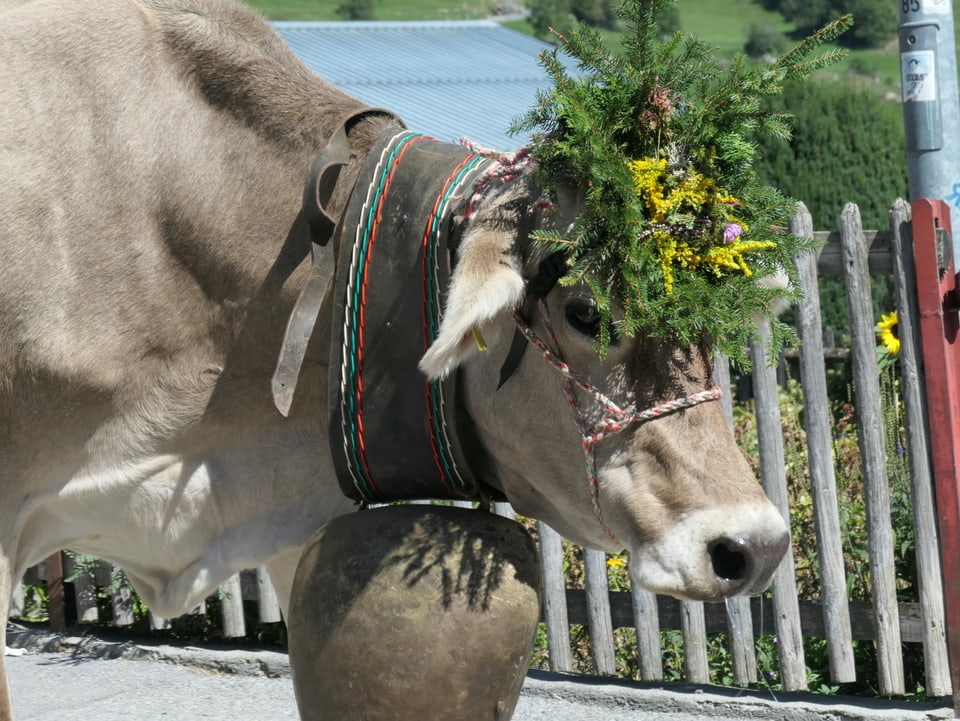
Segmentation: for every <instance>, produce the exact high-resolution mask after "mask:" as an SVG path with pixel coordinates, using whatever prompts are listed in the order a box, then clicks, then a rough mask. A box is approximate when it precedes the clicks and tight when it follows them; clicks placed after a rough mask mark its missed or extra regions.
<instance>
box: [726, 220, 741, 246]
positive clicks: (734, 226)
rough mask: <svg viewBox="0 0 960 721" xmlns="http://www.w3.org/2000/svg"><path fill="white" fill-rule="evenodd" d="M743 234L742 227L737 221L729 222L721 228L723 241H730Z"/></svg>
mask: <svg viewBox="0 0 960 721" xmlns="http://www.w3.org/2000/svg"><path fill="white" fill-rule="evenodd" d="M742 234H743V228H741V227H740V225H739V224H738V223H730V224H728V225H727V227H726V228H724V229H723V242H724V243H732V242H733V241H735V240H736V239H737V238H739V237H740V236H741V235H742Z"/></svg>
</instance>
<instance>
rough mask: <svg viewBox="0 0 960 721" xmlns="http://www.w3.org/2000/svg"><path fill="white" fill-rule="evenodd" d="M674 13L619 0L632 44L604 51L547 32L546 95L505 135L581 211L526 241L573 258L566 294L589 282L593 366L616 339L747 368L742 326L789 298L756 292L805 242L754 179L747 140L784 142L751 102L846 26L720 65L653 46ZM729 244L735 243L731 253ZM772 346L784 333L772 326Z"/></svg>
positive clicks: (776, 87) (593, 37) (689, 49)
mask: <svg viewBox="0 0 960 721" xmlns="http://www.w3.org/2000/svg"><path fill="white" fill-rule="evenodd" d="M669 1H670V0H625V1H624V2H623V4H622V5H621V7H620V8H619V11H618V12H619V15H620V17H621V18H622V19H623V21H624V22H625V23H626V24H627V25H628V26H630V28H631V30H632V32H631V33H629V34H628V35H627V36H626V37H625V39H624V41H623V52H621V53H619V54H614V53H611V52H609V51H608V50H607V49H606V48H605V47H604V44H603V42H602V40H601V38H600V36H599V35H598V34H597V33H596V32H595V31H593V30H591V29H589V28H585V27H580V28H578V29H576V30H574V31H572V32H571V33H570V34H569V36H568V37H564V36H562V35H558V38H559V39H560V52H562V53H564V54H566V55H568V56H570V57H571V58H572V59H573V60H574V61H575V63H576V65H577V67H578V68H579V71H580V73H579V74H578V75H571V74H570V73H568V72H567V71H566V69H565V68H564V65H563V63H561V62H560V60H559V58H558V55H557V53H556V52H554V53H550V54H546V55H544V56H542V58H541V62H542V63H543V65H544V68H545V69H546V71H547V74H548V75H549V77H550V78H551V80H552V81H553V88H552V90H551V91H550V92H549V93H544V94H541V95H538V104H537V106H536V107H535V108H534V109H532V110H531V111H530V112H528V114H527V115H526V116H525V117H524V118H523V119H522V120H521V121H520V122H519V123H518V124H516V125H515V129H517V130H525V131H529V132H531V134H532V136H533V139H534V140H533V148H532V152H533V155H534V157H535V158H536V159H537V161H538V164H539V166H540V172H541V175H540V180H541V183H542V184H543V186H544V188H545V189H546V190H547V191H548V192H551V193H554V194H555V192H556V189H557V184H558V183H564V184H568V183H569V184H573V185H576V186H578V187H579V189H580V190H581V191H582V192H583V194H584V197H585V210H584V212H583V213H582V214H581V215H580V217H579V218H578V220H577V221H576V223H575V224H574V227H573V229H572V231H571V234H570V237H568V238H561V237H560V236H559V234H557V233H556V232H540V233H537V234H535V235H534V239H535V241H536V242H539V243H542V244H543V245H544V246H545V247H546V248H548V249H550V250H558V249H564V250H565V251H566V252H567V253H568V259H569V260H568V262H569V265H570V272H569V273H568V275H567V276H566V277H565V278H564V279H562V280H561V283H563V284H573V283H581V282H582V283H585V284H586V285H587V286H588V287H589V289H590V291H591V293H592V294H593V295H594V297H595V300H596V303H597V307H598V309H599V310H600V314H601V321H602V322H601V326H602V328H601V334H600V351H601V353H602V352H603V351H604V349H605V348H606V345H607V343H609V341H610V338H611V337H612V335H613V330H612V327H613V310H612V309H613V308H614V307H615V306H616V307H617V308H618V309H620V310H618V313H620V312H621V310H622V319H621V320H619V321H618V323H619V326H618V327H619V330H620V331H621V332H623V333H624V334H626V335H635V334H638V333H642V334H649V335H654V336H659V337H670V338H672V339H673V340H675V341H676V342H678V343H682V344H683V343H693V342H699V340H700V339H701V338H702V337H703V336H704V334H706V335H707V336H708V337H710V338H712V339H713V340H714V342H715V343H716V345H717V346H718V348H719V349H721V350H723V351H724V352H726V353H727V355H728V356H730V357H731V358H732V359H733V360H734V361H736V362H739V363H740V364H741V365H748V364H749V361H748V359H747V357H746V353H745V351H744V348H745V343H746V341H748V340H749V339H751V338H752V337H753V336H754V335H755V333H756V329H755V328H754V327H753V325H752V323H751V321H750V319H751V318H752V317H753V316H754V315H755V314H763V313H766V310H767V308H768V307H769V304H770V303H771V302H772V301H774V300H776V299H786V300H790V299H792V297H793V295H794V294H795V292H796V291H795V290H793V289H792V288H768V287H765V286H761V285H760V284H758V283H757V282H756V281H757V280H758V279H761V278H763V277H766V276H768V275H771V274H773V273H776V272H778V270H779V269H787V270H788V272H789V269H791V268H793V262H792V261H793V257H794V255H795V254H796V253H799V252H804V251H805V250H809V249H810V243H809V241H805V240H803V239H799V238H795V237H794V236H791V235H789V234H788V233H786V232H785V230H784V228H785V226H786V221H787V219H788V217H789V214H790V213H791V212H792V209H793V203H792V201H790V200H789V199H787V198H785V197H784V196H783V195H782V194H781V193H780V192H779V191H778V190H777V189H776V188H772V187H769V186H765V185H762V184H760V183H759V182H758V181H757V179H756V177H755V175H754V172H753V164H754V162H755V161H756V159H757V156H758V153H759V150H758V145H757V142H756V138H757V136H758V134H770V135H774V136H776V137H781V138H788V137H789V135H790V126H789V122H788V118H787V116H785V115H783V114H778V113H774V112H772V111H769V110H767V109H765V108H764V105H763V104H762V103H761V102H760V99H761V97H763V96H766V95H774V94H778V93H780V92H782V91H783V83H784V81H785V80H786V79H788V78H793V77H805V76H807V75H809V74H810V73H812V72H815V71H816V70H819V69H820V68H822V67H824V66H825V65H827V64H829V63H831V62H833V61H835V60H836V59H837V57H839V56H840V53H837V52H828V53H826V54H824V55H821V56H819V57H811V53H813V52H814V51H815V50H816V48H818V47H820V46H822V45H823V44H824V43H826V42H829V41H830V40H832V39H834V38H835V37H836V36H837V35H839V34H840V33H841V32H843V31H844V30H845V29H846V28H847V27H849V24H850V18H849V17H844V18H841V19H840V20H838V21H837V22H835V23H831V24H830V25H828V26H827V27H826V28H824V29H823V30H820V31H818V32H817V33H814V34H813V35H812V36H810V37H809V38H807V39H806V40H804V41H802V42H801V43H799V44H798V45H797V47H796V48H794V49H793V50H792V51H790V52H789V53H787V54H786V55H785V56H784V57H783V58H781V59H780V60H779V61H776V62H773V63H769V64H756V63H754V62H753V61H751V60H749V59H748V58H746V57H745V56H743V55H742V54H741V55H738V56H737V57H736V58H734V59H733V61H732V62H731V63H729V64H723V63H721V62H720V61H719V60H718V59H717V58H716V57H715V55H714V53H713V51H712V50H711V48H710V47H709V46H707V45H706V44H705V43H703V42H701V41H699V40H696V39H694V38H687V37H684V36H683V35H682V34H680V33H677V34H675V35H674V36H673V37H671V38H669V39H667V40H666V41H660V40H659V39H658V37H657V32H656V23H655V18H656V16H657V14H658V13H659V12H660V11H661V10H662V9H663V8H664V7H665V6H666V5H667V4H668V2H669ZM730 243H732V245H728V244H730ZM773 328H774V332H773V333H772V335H773V339H774V341H775V342H776V343H779V342H781V341H782V340H783V339H785V338H789V337H790V336H789V334H788V331H787V330H785V329H784V328H780V327H779V326H778V325H777V322H774V323H773Z"/></svg>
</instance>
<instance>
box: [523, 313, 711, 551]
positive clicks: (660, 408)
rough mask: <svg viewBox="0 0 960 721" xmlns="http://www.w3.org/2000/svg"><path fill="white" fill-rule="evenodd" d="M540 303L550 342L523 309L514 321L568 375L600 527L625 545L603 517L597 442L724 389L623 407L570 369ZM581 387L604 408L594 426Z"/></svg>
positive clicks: (567, 385)
mask: <svg viewBox="0 0 960 721" xmlns="http://www.w3.org/2000/svg"><path fill="white" fill-rule="evenodd" d="M538 305H539V307H540V317H541V318H542V319H543V324H544V326H545V327H546V329H547V333H548V335H549V339H550V345H548V344H547V343H545V342H544V341H542V340H541V339H540V338H539V337H538V336H537V335H536V334H535V333H534V332H533V330H532V329H531V328H530V326H528V325H527V323H526V322H525V321H524V319H523V316H521V315H520V313H519V312H514V314H513V319H514V322H515V323H516V324H517V328H518V329H519V330H520V332H521V333H522V334H523V336H524V337H525V338H526V339H527V340H528V341H529V342H530V343H531V344H532V345H533V346H535V347H536V348H538V349H539V350H540V352H541V353H543V356H544V358H546V359H547V361H548V362H549V363H550V365H552V366H553V367H554V368H555V369H556V370H557V371H558V372H559V373H560V375H562V376H563V377H564V392H565V393H566V396H567V403H568V404H569V405H570V409H571V411H572V413H573V418H574V422H575V423H576V425H577V431H578V432H579V433H580V439H581V441H582V444H583V454H584V459H585V461H586V466H587V476H588V478H589V481H590V501H591V503H592V504H593V512H594V515H595V516H596V517H597V521H599V523H600V527H601V528H603V531H604V533H606V534H607V536H609V537H610V539H611V540H612V541H613V542H614V543H616V544H617V545H623V544H621V543H620V541H619V540H618V539H617V537H616V536H615V535H614V533H613V531H611V530H610V528H609V527H608V526H607V524H606V522H605V521H604V519H603V512H602V511H601V510H600V482H599V480H598V479H597V470H596V462H595V449H596V447H597V444H598V443H600V441H602V440H603V439H604V438H606V437H607V436H609V435H613V434H615V433H619V432H620V431H623V430H625V429H626V428H627V427H628V426H630V425H632V424H634V423H643V422H645V421H648V420H652V419H654V418H659V417H660V416H664V415H666V414H668V413H673V412H674V411H678V410H681V409H683V408H690V407H691V406H695V405H697V404H698V403H703V402H704V401H712V400H717V399H718V398H720V395H721V391H720V388H718V387H717V386H714V387H713V388H708V389H707V390H703V391H699V392H697V393H693V394H691V395H689V396H686V397H684V398H675V399H674V400H670V401H666V402H665V403H660V404H659V405H655V406H651V407H650V408H647V409H645V410H640V409H638V408H637V405H636V404H635V403H632V404H630V405H628V406H626V407H620V406H619V405H617V404H616V403H614V402H613V401H612V400H611V399H610V398H609V397H608V396H606V395H605V394H604V393H603V392H602V391H601V390H600V389H599V388H597V387H596V386H595V385H593V384H591V383H589V382H587V381H586V380H584V379H583V378H582V377H580V376H579V375H577V374H576V373H575V372H574V371H573V370H571V369H570V366H568V365H567V364H566V363H565V362H564V360H563V358H562V357H561V355H560V344H559V343H558V341H557V336H556V333H554V330H553V324H552V323H551V321H550V313H549V311H548V309H547V303H546V301H545V300H544V299H543V298H541V299H540V300H539V302H538ZM577 388H579V389H580V390H582V391H584V392H586V393H588V394H589V395H591V396H593V398H594V400H596V401H597V402H598V403H599V404H600V407H601V408H602V410H603V417H602V418H601V419H600V420H599V421H597V422H596V423H595V424H593V426H590V425H589V424H588V421H587V418H586V416H585V414H584V413H583V410H582V409H581V407H580V403H579V402H578V401H577V395H576V389H577Z"/></svg>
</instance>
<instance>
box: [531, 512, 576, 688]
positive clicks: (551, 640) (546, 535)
mask: <svg viewBox="0 0 960 721" xmlns="http://www.w3.org/2000/svg"><path fill="white" fill-rule="evenodd" d="M537 533H538V535H539V536H540V573H541V574H542V577H543V619H544V622H545V623H546V626H547V648H548V649H549V652H550V670H551V671H567V672H569V671H572V670H573V654H572V653H571V652H570V622H569V621H568V620H567V619H568V616H567V582H566V580H565V579H564V577H563V542H562V541H561V540H560V534H558V533H557V532H556V531H554V530H553V529H552V528H550V526H548V525H547V524H546V523H543V522H542V521H538V522H537Z"/></svg>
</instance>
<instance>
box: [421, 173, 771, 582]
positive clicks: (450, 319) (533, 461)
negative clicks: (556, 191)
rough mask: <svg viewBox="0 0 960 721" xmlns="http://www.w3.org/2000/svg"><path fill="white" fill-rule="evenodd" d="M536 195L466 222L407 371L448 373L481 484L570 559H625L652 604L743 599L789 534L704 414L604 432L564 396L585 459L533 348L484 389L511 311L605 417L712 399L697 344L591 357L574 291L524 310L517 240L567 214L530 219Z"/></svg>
mask: <svg viewBox="0 0 960 721" xmlns="http://www.w3.org/2000/svg"><path fill="white" fill-rule="evenodd" d="M539 196H540V191H539V190H538V189H537V186H536V183H535V182H534V181H533V173H532V171H528V172H526V173H525V174H524V175H523V177H521V178H520V179H518V180H516V181H514V182H513V183H511V184H510V185H508V186H506V187H505V188H504V189H503V191H502V192H500V193H499V194H498V195H497V196H496V197H494V198H492V199H490V200H488V201H487V202H485V203H484V205H482V206H481V208H480V210H479V212H478V213H477V214H476V215H475V217H474V218H473V219H472V220H471V221H470V223H469V226H468V228H467V230H466V232H465V234H464V239H463V242H462V245H461V247H460V251H459V253H458V257H457V263H456V267H455V271H454V276H453V281H452V284H451V287H450V291H449V294H448V297H447V301H446V307H445V310H444V315H443V320H442V325H441V329H440V333H439V335H438V337H437V339H436V341H435V343H434V344H433V346H432V347H431V348H430V349H429V350H428V352H427V353H426V355H425V356H424V357H423V359H422V361H421V368H422V370H423V371H424V372H425V373H426V374H427V375H428V376H430V377H432V378H437V377H441V376H444V375H446V374H449V373H451V372H460V373H461V374H462V377H463V381H464V386H465V403H466V406H467V411H468V413H469V415H470V418H471V420H472V422H473V424H474V426H475V428H476V432H477V436H478V439H479V441H480V443H481V444H482V446H483V448H484V450H485V451H486V455H487V457H488V458H489V459H490V461H491V464H492V475H493V476H494V477H493V478H492V479H490V480H491V481H492V482H494V483H496V484H498V485H499V486H500V487H501V489H502V490H503V491H504V492H505V493H506V495H507V496H508V498H509V499H510V501H511V503H512V504H513V505H514V507H515V508H516V509H517V510H518V511H519V512H520V513H522V514H524V515H528V516H532V517H535V518H538V519H541V520H543V521H545V522H546V523H548V524H549V525H551V526H552V527H553V528H555V529H556V530H557V531H559V532H560V533H562V534H563V535H565V536H567V537H568V538H570V539H572V540H574V541H576V542H578V543H581V544H583V545H586V546H591V547H595V548H600V549H604V550H607V551H611V552H616V551H619V550H621V548H626V549H627V550H628V551H629V553H630V564H631V571H632V574H633V576H634V578H635V579H636V580H637V581H638V582H639V583H640V584H642V585H643V586H644V587H646V588H648V589H650V590H652V591H656V592H660V593H667V594H672V595H675V596H679V597H684V598H690V599H718V598H721V597H724V596H728V595H733V594H737V593H756V592H759V591H760V590H762V589H763V588H764V587H765V586H766V585H767V584H768V583H769V580H770V577H771V575H772V573H773V571H774V569H775V568H776V566H777V564H778V563H779V561H780V559H781V557H782V556H783V554H784V552H785V550H786V548H787V545H788V543H789V535H788V531H787V527H786V524H785V523H784V520H783V518H782V517H781V515H780V513H779V512H778V511H777V510H776V508H775V507H774V506H773V505H772V504H771V503H770V501H769V500H768V499H767V498H766V496H765V495H764V493H763V491H762V489H761V487H760V484H759V483H758V482H757V479H756V478H755V476H754V474H753V472H752V471H751V469H750V467H749V466H748V464H747V462H746V460H745V459H744V457H743V455H742V453H741V452H740V450H739V448H738V447H737V445H736V444H735V442H734V438H733V434H732V433H731V431H730V428H729V426H728V424H727V421H726V419H725V418H724V415H723V413H722V410H721V406H720V404H719V403H716V402H700V403H696V404H695V405H691V406H690V407H687V408H685V409H682V410H677V411H675V412H666V413H662V414H660V415H658V417H656V418H653V419H650V420H646V421H634V422H631V423H627V424H625V427H623V428H618V427H616V425H617V424H613V425H614V427H611V428H606V427H602V426H598V424H599V423H601V421H602V420H603V419H604V417H605V414H606V413H607V411H606V410H605V409H604V407H603V405H602V404H601V403H600V402H598V401H597V399H596V397H594V395H592V394H591V392H589V391H588V390H584V389H583V388H582V387H578V388H577V389H576V390H574V391H573V399H574V400H575V402H576V404H577V405H579V411H578V413H579V416H580V421H581V424H583V426H584V427H585V428H587V429H590V430H593V431H597V432H598V436H595V437H594V438H593V440H594V441H596V444H595V446H593V448H592V452H591V453H586V454H585V452H584V443H583V438H582V436H583V435H584V433H581V430H582V429H578V427H577V423H576V420H575V414H574V412H573V411H572V409H571V398H570V397H569V396H568V394H567V392H566V391H565V382H566V378H565V376H564V375H563V373H562V372H561V370H559V367H558V365H557V364H556V363H553V362H551V361H550V360H548V359H547V357H546V356H545V354H544V353H543V352H541V350H540V349H538V348H537V347H536V346H531V347H528V348H527V350H526V352H525V353H524V354H523V356H522V359H521V360H520V362H519V364H518V365H517V367H516V369H515V370H514V371H513V373H512V375H511V377H510V379H509V380H508V381H507V382H506V383H505V384H504V385H503V386H502V387H500V388H499V389H498V385H499V383H500V374H501V367H502V365H503V363H504V359H505V357H506V356H507V354H508V348H509V346H510V344H511V340H512V338H513V337H514V334H515V331H516V329H517V323H516V321H515V318H514V312H515V311H517V310H518V309H524V312H525V315H526V321H527V322H528V323H529V328H530V330H532V332H533V333H534V334H535V335H536V336H537V337H539V338H540V339H544V341H546V342H548V343H549V344H551V345H552V344H553V340H548V339H549V338H550V331H549V330H548V328H547V327H546V324H545V319H546V318H549V319H551V321H552V327H553V332H554V333H555V342H556V348H557V350H559V354H560V355H561V356H562V359H563V361H564V362H565V363H566V364H567V365H568V366H569V367H570V368H571V369H572V370H573V371H574V372H575V373H576V374H577V375H578V376H579V377H580V378H581V379H582V380H583V381H586V383H587V384H589V385H592V386H594V387H595V388H596V389H597V390H599V391H600V392H602V393H603V394H605V395H606V396H607V397H609V399H610V400H612V401H613V402H614V403H616V404H617V405H618V406H620V407H621V408H626V407H628V406H631V405H635V407H636V408H637V409H639V410H641V411H642V410H644V409H649V408H656V407H658V406H661V405H662V404H665V403H668V402H671V401H675V400H678V399H688V398H694V399H695V400H697V399H700V400H702V396H699V395H698V394H701V393H702V392H703V391H706V390H709V389H711V388H713V387H714V383H713V379H712V359H711V353H710V350H709V348H708V346H707V344H706V343H704V344H702V345H694V346H693V347H678V346H677V345H676V344H675V343H671V342H669V341H665V340H662V339H658V338H653V337H634V338H619V339H615V341H614V342H613V343H612V344H611V345H610V347H609V349H608V350H607V353H606V356H605V357H603V358H601V356H600V354H598V348H597V331H598V322H599V315H598V312H597V309H596V307H595V306H594V300H593V296H592V295H591V293H590V291H589V290H588V289H587V288H586V287H583V286H578V285H573V286H564V285H557V286H555V287H554V288H553V289H552V290H551V291H550V292H549V293H548V294H547V295H546V297H545V299H544V302H545V308H546V315H544V314H543V313H542V311H541V310H540V309H539V308H538V304H537V303H536V302H532V301H531V299H530V297H529V293H528V290H529V282H530V280H531V278H532V277H534V276H535V275H536V273H537V269H538V267H539V264H540V261H541V260H542V258H543V255H544V251H543V250H542V249H541V248H539V247H537V246H536V245H535V244H532V243H531V242H530V241H529V240H528V237H529V234H530V231H531V229H533V228H534V227H544V225H549V224H554V225H556V224H558V223H560V224H566V223H568V222H569V219H570V218H571V217H573V216H575V214H576V207H575V203H574V201H571V200H569V199H567V200H566V203H567V205H568V207H566V208H564V207H559V208H557V209H555V211H554V212H541V211H540V210H537V208H538V207H540V206H542V203H540V202H538V201H539ZM561 202H562V200H561V201H560V202H558V205H560V203H561ZM571 204H573V207H570V206H571ZM560 230H563V228H560ZM478 335H479V337H482V338H483V339H484V340H485V341H486V345H487V350H481V344H480V343H478V342H477V338H478ZM603 431H609V432H603ZM589 432H590V431H589V430H588V431H586V432H585V433H589ZM588 445H589V443H588ZM590 465H595V473H594V474H592V473H591V471H590V470H589V467H590ZM591 475H593V478H594V479H595V486H594V483H593V482H592V481H591Z"/></svg>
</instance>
